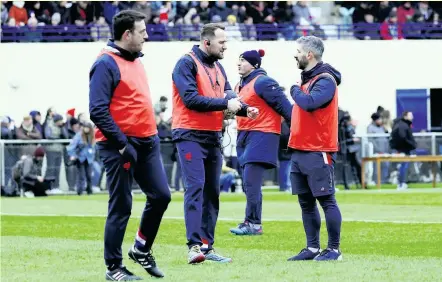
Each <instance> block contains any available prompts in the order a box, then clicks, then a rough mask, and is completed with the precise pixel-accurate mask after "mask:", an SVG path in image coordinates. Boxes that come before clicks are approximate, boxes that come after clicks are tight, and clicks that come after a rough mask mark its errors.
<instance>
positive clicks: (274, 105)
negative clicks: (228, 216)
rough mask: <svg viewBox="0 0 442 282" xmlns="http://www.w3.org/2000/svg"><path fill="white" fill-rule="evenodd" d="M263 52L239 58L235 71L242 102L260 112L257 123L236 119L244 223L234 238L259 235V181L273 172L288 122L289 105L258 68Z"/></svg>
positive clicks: (281, 93)
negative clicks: (283, 130)
mask: <svg viewBox="0 0 442 282" xmlns="http://www.w3.org/2000/svg"><path fill="white" fill-rule="evenodd" d="M264 54H265V52H264V50H259V51H257V50H251V51H246V52H244V53H242V54H241V56H240V57H239V62H238V71H239V74H240V75H241V81H240V83H239V84H238V86H237V89H236V92H238V93H239V94H238V95H239V97H240V98H241V101H243V102H244V103H246V104H247V105H249V106H253V107H256V108H258V109H259V116H258V117H257V118H256V119H249V118H244V117H237V118H236V119H237V122H238V138H237V145H236V150H237V152H238V161H239V163H240V165H241V171H242V173H241V175H242V179H243V186H244V192H245V194H246V198H247V203H246V214H245V218H244V222H242V223H240V224H239V225H238V226H237V227H235V228H232V229H230V232H231V233H233V234H235V235H261V234H262V233H263V229H262V221H261V215H262V193H261V186H262V179H263V176H264V172H265V171H266V170H267V169H271V168H275V167H276V165H277V159H278V144H279V137H280V134H281V116H282V117H284V119H286V120H287V121H288V122H290V119H291V112H292V104H291V103H290V101H289V100H288V99H287V96H286V95H285V93H284V92H283V91H282V88H281V87H280V86H279V84H278V82H276V81H275V80H274V79H273V78H271V77H269V76H268V75H267V73H266V71H265V70H264V69H262V68H261V60H262V59H261V57H263V56H264Z"/></svg>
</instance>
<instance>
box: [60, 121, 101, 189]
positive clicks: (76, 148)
mask: <svg viewBox="0 0 442 282" xmlns="http://www.w3.org/2000/svg"><path fill="white" fill-rule="evenodd" d="M67 152H68V155H69V157H70V160H71V161H72V162H74V163H75V166H76V167H77V185H76V186H77V194H78V195H81V194H82V193H83V191H84V190H86V192H87V193H88V195H90V194H92V167H93V162H94V160H95V137H94V128H93V126H92V124H91V123H87V124H85V125H84V126H83V127H82V130H81V131H79V132H78V133H77V134H76V135H75V136H74V138H73V139H72V141H71V143H70V144H69V146H68V147H67Z"/></svg>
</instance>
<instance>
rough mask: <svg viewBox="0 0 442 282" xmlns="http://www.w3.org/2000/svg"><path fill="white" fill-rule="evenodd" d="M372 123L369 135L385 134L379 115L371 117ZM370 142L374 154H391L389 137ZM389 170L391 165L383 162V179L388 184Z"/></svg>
mask: <svg viewBox="0 0 442 282" xmlns="http://www.w3.org/2000/svg"><path fill="white" fill-rule="evenodd" d="M371 120H372V122H371V123H370V124H369V125H368V127H367V133H369V134H385V133H387V131H386V130H385V128H384V125H383V123H382V118H381V115H380V114H379V113H374V114H372V115H371ZM368 141H369V142H370V143H371V144H372V145H373V153H374V154H386V153H388V152H389V149H390V148H389V144H388V136H387V137H382V136H376V137H371V138H369V139H368ZM388 169H389V163H387V162H382V164H381V174H382V175H381V179H382V183H386V182H388ZM373 179H374V181H376V179H377V166H376V163H375V164H374V166H373Z"/></svg>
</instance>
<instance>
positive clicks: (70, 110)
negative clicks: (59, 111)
mask: <svg viewBox="0 0 442 282" xmlns="http://www.w3.org/2000/svg"><path fill="white" fill-rule="evenodd" d="M67 114H69V115H71V116H73V117H74V116H75V108H72V109H69V110H68V111H67Z"/></svg>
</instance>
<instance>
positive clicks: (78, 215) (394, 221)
mask: <svg viewBox="0 0 442 282" xmlns="http://www.w3.org/2000/svg"><path fill="white" fill-rule="evenodd" d="M0 215H11V216H48V217H54V216H60V217H61V216H66V217H106V215H100V214H97V215H93V214H51V213H46V214H45V213H40V214H38V213H9V212H0ZM131 217H132V218H137V219H139V218H141V216H131ZM163 218H164V219H182V220H184V216H164V217H163ZM218 220H219V221H238V222H241V221H242V220H243V219H241V218H233V217H219V218H218ZM265 221H268V222H270V221H279V222H298V221H301V219H297V218H294V219H280V218H279V219H278V218H266V219H265ZM322 221H324V219H322ZM342 221H344V222H367V223H396V224H442V221H412V220H383V219H354V218H343V220H342Z"/></svg>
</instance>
